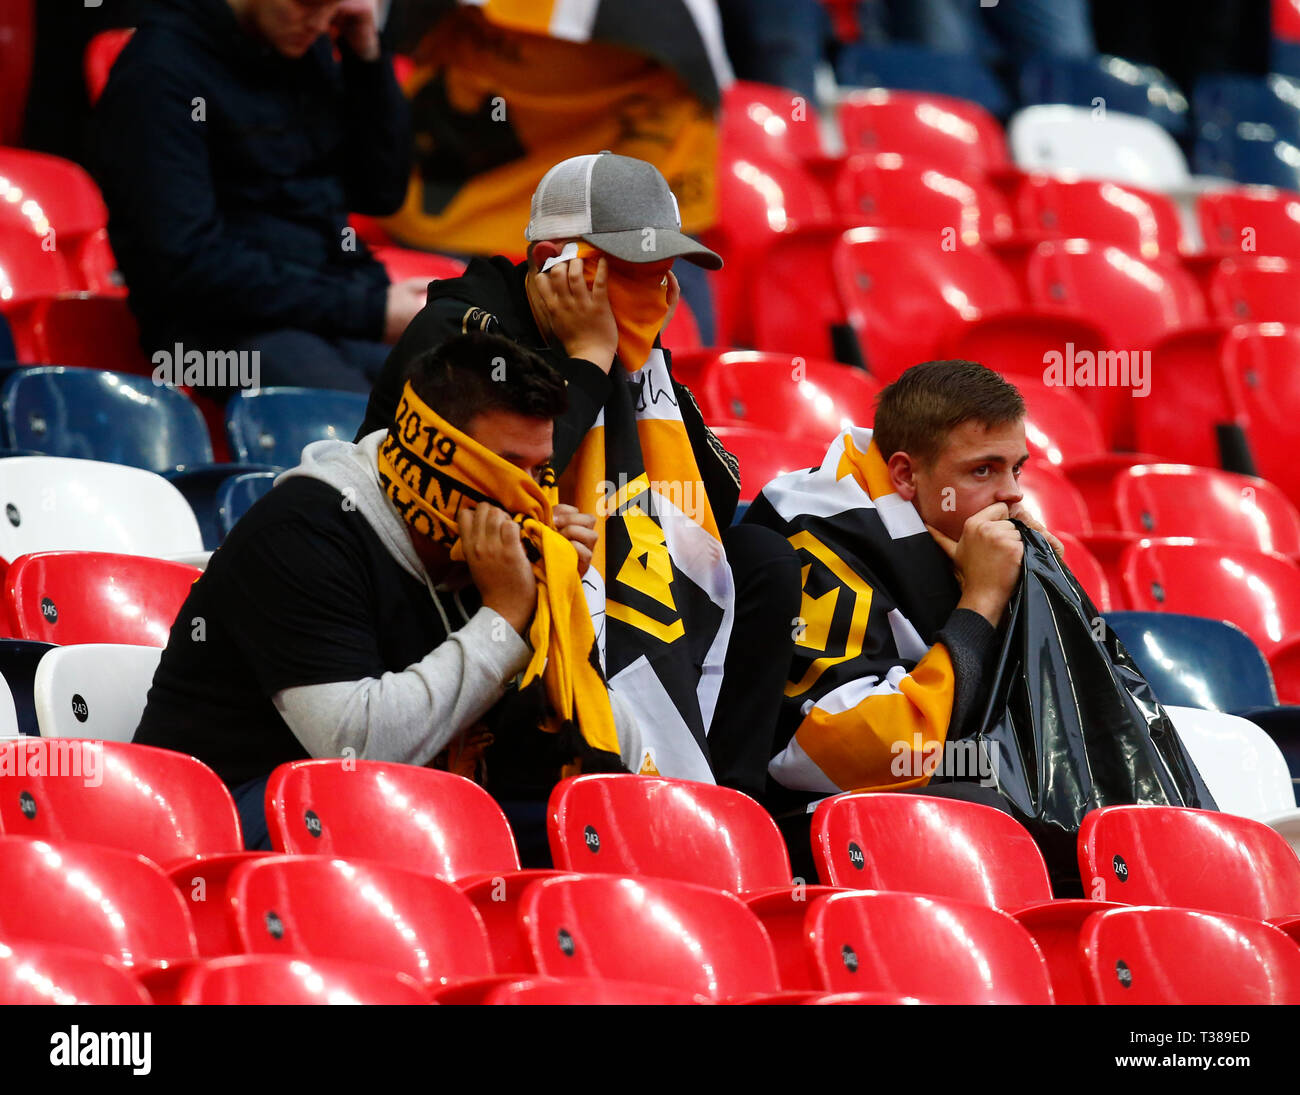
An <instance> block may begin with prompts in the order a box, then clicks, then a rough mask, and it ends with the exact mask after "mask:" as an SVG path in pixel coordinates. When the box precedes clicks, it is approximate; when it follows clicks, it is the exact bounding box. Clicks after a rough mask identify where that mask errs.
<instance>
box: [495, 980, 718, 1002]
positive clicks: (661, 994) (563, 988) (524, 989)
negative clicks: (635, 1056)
mask: <svg viewBox="0 0 1300 1095" xmlns="http://www.w3.org/2000/svg"><path fill="white" fill-rule="evenodd" d="M483 1002H484V1003H485V1004H587V1005H592V1004H708V1003H711V1002H712V1001H710V1000H709V999H708V998H707V997H705V996H700V995H697V994H695V993H691V992H686V991H684V990H682V989H676V988H669V987H668V986H666V985H639V984H636V983H634V982H630V981H596V980H591V981H584V980H579V979H576V978H570V979H561V978H555V977H539V978H535V979H533V980H529V981H509V982H507V983H506V984H503V985H500V986H498V987H497V988H495V989H493V990H492V991H491V992H489V993H488V994H487V997H486V998H485V999H484V1001H483Z"/></svg>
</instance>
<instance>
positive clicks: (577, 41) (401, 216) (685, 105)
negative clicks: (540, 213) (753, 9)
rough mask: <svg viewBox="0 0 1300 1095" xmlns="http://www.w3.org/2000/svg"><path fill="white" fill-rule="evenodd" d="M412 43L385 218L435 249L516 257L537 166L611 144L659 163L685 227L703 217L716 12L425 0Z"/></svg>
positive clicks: (709, 180) (721, 66)
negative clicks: (397, 184) (407, 134)
mask: <svg viewBox="0 0 1300 1095" xmlns="http://www.w3.org/2000/svg"><path fill="white" fill-rule="evenodd" d="M408 8H409V9H410V10H408V11H406V12H405V13H404V18H403V21H404V24H405V25H404V26H403V27H398V28H394V30H393V37H394V44H395V45H396V47H397V48H398V49H399V50H403V51H407V52H409V53H411V54H412V55H413V57H414V60H415V70H414V71H413V72H412V73H411V75H410V76H409V77H408V78H407V79H406V81H405V91H406V94H407V96H408V97H409V98H410V100H411V116H412V129H413V139H414V142H415V148H414V152H415V167H414V171H413V174H412V176H411V185H410V188H409V189H408V191H407V197H406V202H405V204H404V205H403V207H402V209H401V210H400V211H399V212H398V213H397V214H396V215H395V216H393V217H392V218H390V219H389V220H388V221H386V222H385V223H386V225H387V227H388V229H389V230H390V231H391V232H392V233H393V235H394V236H396V237H397V238H398V239H399V240H401V241H402V242H404V243H407V244H410V245H413V246H416V247H422V248H426V249H429V250H435V251H452V252H457V253H462V254H476V255H482V254H499V255H511V256H516V257H520V255H521V251H522V249H521V245H520V238H519V225H521V224H524V223H526V222H527V221H528V213H529V201H530V199H531V197H532V193H533V190H534V189H535V188H536V186H537V184H538V183H539V182H540V181H541V178H542V176H543V175H544V174H545V173H546V171H547V170H548V169H549V168H550V167H551V166H553V165H554V164H557V163H559V162H560V161H562V160H566V159H568V158H569V157H571V156H577V155H583V154H586V153H591V152H596V151H598V150H600V149H609V150H610V151H612V152H616V153H618V154H620V155H624V156H631V157H633V158H634V159H640V160H645V161H647V162H649V163H652V164H654V165H655V167H657V168H658V169H659V172H660V174H662V175H663V176H664V177H665V178H666V179H667V180H668V185H669V187H670V188H671V189H672V191H673V193H674V194H676V195H677V199H678V202H679V203H680V209H681V221H682V230H683V231H685V232H687V233H691V234H695V233H698V232H701V231H703V230H704V229H706V228H708V227H710V226H711V225H712V224H713V221H714V218H715V201H714V187H713V172H714V161H715V159H716V151H717V122H716V118H715V112H716V110H717V107H718V103H719V100H720V95H721V90H722V89H723V88H724V87H725V86H726V85H727V84H728V83H729V82H730V80H731V78H732V77H731V68H730V65H729V63H728V61H727V57H726V52H725V49H724V48H723V44H722V36H721V24H720V22H719V21H718V20H717V19H716V12H713V13H712V16H713V17H709V12H708V9H700V7H699V6H697V5H694V4H691V3H689V2H687V0H475V2H473V3H471V2H469V0H462V2H460V3H456V2H450V0H425V2H423V3H414V4H410V5H408Z"/></svg>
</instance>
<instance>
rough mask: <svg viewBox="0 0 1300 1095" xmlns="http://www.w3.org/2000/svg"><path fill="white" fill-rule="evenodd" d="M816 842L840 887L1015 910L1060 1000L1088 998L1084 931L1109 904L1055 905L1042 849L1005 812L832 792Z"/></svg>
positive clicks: (820, 869) (815, 829)
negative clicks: (1081, 968) (1081, 953)
mask: <svg viewBox="0 0 1300 1095" xmlns="http://www.w3.org/2000/svg"><path fill="white" fill-rule="evenodd" d="M812 842H813V856H814V858H815V860H816V862H817V873H818V876H819V877H820V878H821V879H822V880H823V881H826V882H830V883H832V884H834V885H836V886H846V887H850V888H853V889H859V890H889V891H899V892H904V891H905V892H910V893H918V894H933V895H935V896H937V897H944V898H951V899H953V900H957V901H969V902H973V903H974V904H977V905H989V906H992V907H994V908H1000V909H1003V910H1006V911H1007V912H1011V913H1013V914H1014V915H1015V917H1016V919H1017V920H1019V921H1020V922H1021V925H1022V927H1024V928H1025V929H1026V930H1027V931H1028V932H1029V933H1030V935H1032V936H1033V937H1034V939H1035V941H1036V942H1037V943H1038V944H1039V947H1040V949H1041V951H1042V952H1043V956H1044V959H1045V960H1046V962H1047V964H1048V968H1049V971H1050V975H1051V981H1052V988H1053V991H1054V992H1055V995H1056V997H1057V1000H1058V1001H1059V1002H1061V1003H1077V1002H1081V1001H1082V1000H1083V986H1082V984H1081V983H1080V980H1079V973H1078V963H1077V957H1076V951H1077V947H1078V929H1079V926H1080V925H1081V924H1082V923H1083V921H1084V920H1085V919H1086V918H1087V917H1088V916H1089V915H1090V914H1091V913H1093V912H1095V911H1096V910H1097V909H1098V908H1101V907H1103V906H1102V905H1100V904H1098V903H1097V902H1095V901H1070V900H1066V901H1054V900H1053V898H1052V886H1051V882H1050V880H1049V878H1048V873H1047V866H1046V864H1045V863H1044V862H1043V856H1042V853H1041V852H1040V851H1039V850H1038V845H1037V844H1035V843H1034V840H1033V838H1032V837H1031V836H1030V835H1029V833H1028V832H1026V831H1025V829H1024V827H1023V826H1021V825H1020V824H1018V823H1017V822H1016V821H1015V820H1014V819H1013V818H1011V817H1010V816H1008V815H1007V814H1004V813H1003V812H1002V811H1000V810H994V809H992V808H991V807H988V806H981V805H979V804H977V803H973V802H959V801H957V800H954V799H945V798H931V797H928V796H924V795H898V794H889V793H879V794H848V795H836V796H834V797H832V798H829V799H826V800H824V801H823V802H822V803H820V804H819V805H818V807H817V812H816V813H815V814H814V815H813V822H812ZM918 848H924V849H925V854H924V855H920V854H917V853H916V849H918ZM906 991H911V990H910V989H908V990H906ZM918 994H920V993H919V990H918Z"/></svg>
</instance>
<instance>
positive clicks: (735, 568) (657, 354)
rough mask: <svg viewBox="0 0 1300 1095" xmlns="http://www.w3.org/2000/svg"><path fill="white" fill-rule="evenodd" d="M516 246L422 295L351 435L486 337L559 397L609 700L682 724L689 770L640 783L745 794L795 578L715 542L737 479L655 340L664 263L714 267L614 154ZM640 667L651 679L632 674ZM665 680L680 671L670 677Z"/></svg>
mask: <svg viewBox="0 0 1300 1095" xmlns="http://www.w3.org/2000/svg"><path fill="white" fill-rule="evenodd" d="M525 238H526V239H527V240H528V243H529V248H528V259H527V261H525V262H523V263H519V264H515V263H512V262H511V261H510V260H508V259H506V258H504V257H501V256H498V257H495V258H491V259H475V260H473V261H472V262H471V263H470V265H469V267H468V268H467V269H466V271H465V274H464V275H463V276H462V277H460V278H456V279H453V280H447V281H442V282H434V283H432V284H431V285H430V287H429V303H428V305H427V306H426V307H425V308H424V310H423V311H422V312H421V313H420V314H419V315H418V316H416V318H415V320H414V321H413V322H412V323H411V325H410V327H408V328H407V330H406V333H405V334H404V335H403V336H402V338H401V340H400V341H399V342H398V344H397V345H396V347H395V348H394V349H393V352H392V354H391V355H390V356H389V359H388V361H387V363H386V364H385V366H384V369H383V372H382V374H381V376H380V378H379V380H378V382H377V383H376V386H375V389H374V391H373V392H372V394H371V397H370V405H369V407H368V410H367V415H366V421H365V423H364V424H363V425H362V427H361V431H360V433H359V434H358V436H364V435H365V434H366V433H368V432H370V431H372V430H374V429H377V428H379V427H380V426H381V425H382V424H383V423H385V422H386V421H389V420H391V418H392V415H393V412H394V408H395V407H396V403H397V399H398V395H399V393H400V391H401V387H402V384H403V381H404V377H405V374H406V371H407V369H408V368H409V366H410V364H411V362H412V361H414V360H415V358H416V357H417V356H418V355H419V354H420V353H421V352H423V351H426V350H428V349H429V348H430V347H431V346H434V345H437V344H438V343H440V342H441V341H443V340H444V339H446V338H448V337H451V336H454V335H458V334H460V333H462V332H465V331H471V330H482V331H490V332H494V333H497V334H501V335H504V336H505V337H507V338H510V339H512V340H513V341H515V342H517V343H519V344H521V345H523V346H526V347H527V348H529V349H531V350H534V351H535V352H537V353H538V354H540V355H541V356H542V357H543V358H544V359H546V360H547V361H549V362H550V363H551V364H552V365H553V366H554V367H555V368H556V369H557V370H558V371H559V372H560V374H561V376H563V377H564V379H565V381H566V383H567V387H568V397H569V406H568V410H567V412H566V413H565V414H563V415H562V416H560V417H559V418H557V419H556V421H555V433H554V459H553V463H554V466H555V469H556V472H557V473H559V474H560V476H561V478H560V483H561V493H562V500H563V501H566V502H573V503H574V504H575V505H577V506H578V508H579V509H580V510H582V511H583V512H587V513H592V512H596V513H598V516H601V519H602V521H603V522H604V523H603V525H602V532H603V535H602V538H601V543H602V544H603V545H604V551H605V552H608V553H609V555H608V559H607V560H606V562H607V565H604V566H599V567H593V568H592V569H593V572H594V571H596V570H599V571H600V573H601V575H602V580H603V582H604V585H603V586H602V588H600V589H599V590H596V591H594V592H593V591H592V590H589V603H590V604H591V607H592V610H593V616H596V617H599V618H600V620H599V622H598V633H601V634H602V645H601V650H602V653H603V654H604V656H605V658H606V666H605V669H606V672H607V676H608V678H609V680H610V686H611V688H612V689H618V688H620V686H621V685H622V686H623V687H625V688H627V689H629V690H632V691H635V692H636V693H637V696H638V700H640V701H643V707H642V712H641V721H642V724H643V725H645V724H646V722H647V721H648V722H650V723H656V722H659V721H667V722H675V721H676V720H677V715H678V713H679V712H686V713H685V714H683V715H682V718H681V722H682V723H683V724H684V726H685V729H687V730H689V731H690V733H691V734H692V735H694V738H695V740H696V742H697V743H698V746H699V753H700V754H702V759H701V757H699V756H698V755H697V756H696V757H695V758H694V759H693V758H692V757H689V756H686V755H685V753H682V752H677V753H675V752H674V750H673V749H672V747H671V746H670V745H667V744H666V745H665V746H664V748H663V752H662V754H660V755H654V754H653V752H652V751H648V754H647V757H646V758H645V763H644V765H643V766H642V767H641V769H640V770H641V771H643V772H656V771H658V772H662V773H663V774H666V775H683V776H686V777H688V778H699V779H705V780H708V779H712V780H716V781H717V782H718V783H721V784H724V785H728V786H732V787H736V788H738V789H740V790H744V791H746V792H748V793H751V794H757V793H759V792H761V790H762V788H763V784H764V780H765V775H766V765H767V761H768V759H769V757H770V751H771V745H772V737H773V734H774V732H775V720H776V716H777V712H778V710H779V708H780V701H781V697H782V693H783V687H784V677H785V674H786V671H787V669H788V666H789V658H790V654H791V649H792V645H793V639H792V631H791V628H792V626H793V625H792V623H791V621H792V619H793V618H794V617H795V616H796V615H797V614H798V609H799V571H798V568H797V565H796V561H795V558H794V555H793V552H792V551H791V550H790V549H789V545H788V544H787V543H786V542H785V541H784V540H783V539H782V538H781V537H780V536H779V535H775V534H773V533H772V531H771V530H770V529H761V528H759V527H757V526H745V527H741V528H729V527H728V526H729V525H730V523H731V519H732V517H733V515H734V513H735V509H736V504H737V501H738V499H739V493H740V484H739V476H738V469H737V464H736V460H735V458H734V457H733V456H732V455H731V454H730V453H728V452H727V451H726V450H725V449H724V448H723V447H722V444H721V443H720V442H719V441H718V439H717V438H716V437H715V436H714V435H713V433H712V432H711V431H710V430H709V429H708V427H707V426H706V425H705V424H704V420H703V418H702V416H701V414H700V411H699V408H698V407H697V406H696V404H695V400H694V398H693V397H692V396H691V394H690V392H689V391H688V390H687V389H686V388H685V387H684V386H683V385H680V384H678V383H677V382H676V381H674V380H672V379H671V372H670V364H671V363H670V359H669V356H668V354H667V352H666V351H664V350H663V349H662V347H661V346H660V345H659V338H658V335H659V333H660V332H661V331H662V330H663V328H664V326H665V325H666V323H667V321H668V319H669V317H670V316H671V314H672V310H673V308H675V307H676V304H677V300H678V297H679V295H680V291H679V288H678V285H677V279H676V278H675V277H674V276H673V273H672V269H671V267H672V263H673V261H674V260H675V259H678V258H681V259H685V260H686V261H688V262H692V263H694V264H696V265H698V266H702V267H704V268H706V269H715V270H716V269H718V268H719V267H720V266H721V265H722V260H721V258H719V256H718V255H716V254H714V252H712V251H710V250H709V249H708V248H706V247H704V246H703V245H702V244H700V243H699V242H698V241H696V240H693V239H691V238H690V237H689V236H686V235H684V234H683V233H682V232H681V222H680V218H679V216H678V210H677V202H676V199H675V198H674V196H673V194H672V191H671V190H670V189H669V187H668V184H667V183H666V182H665V180H664V178H663V176H662V175H660V174H659V172H658V170H656V169H655V168H654V166H653V165H651V164H648V163H645V162H643V161H641V160H634V159H630V158H628V157H624V156H617V155H614V154H612V153H608V152H601V153H599V154H596V155H589V156H578V157H574V158H572V159H569V160H565V161H563V162H562V163H560V164H558V165H556V166H555V167H553V168H552V169H551V170H550V171H548V172H547V173H546V175H545V176H544V177H543V178H542V180H541V182H540V184H539V185H538V187H537V190H536V191H535V192H534V195H533V201H532V216H531V219H530V221H529V224H528V227H527V231H526V232H525ZM571 465H572V467H571ZM593 467H598V468H599V474H593V472H592V468H593ZM656 469H660V470H659V472H658V474H657V473H656ZM683 469H685V470H683ZM670 476H671V477H672V479H673V480H674V481H676V483H677V485H679V486H681V487H683V488H684V489H683V491H682V495H681V496H679V497H676V498H674V499H672V500H671V501H672V502H676V503H680V504H681V509H690V510H691V511H692V512H691V514H689V516H690V517H691V518H693V519H692V520H688V519H686V515H684V514H683V513H682V512H681V509H679V508H678V507H677V506H674V505H673V504H671V503H670V501H669V500H667V498H666V493H667V492H666V490H665V489H664V488H666V486H667V484H666V482H665V480H668V479H669V477H670ZM593 479H600V480H603V485H604V487H605V489H604V491H596V492H595V493H594V494H593V493H592V492H591V490H590V489H587V490H585V492H584V483H585V485H586V487H587V488H590V487H591V485H592V481H593ZM682 480H694V482H689V481H687V482H682ZM638 483H640V484H641V486H640V487H639V486H638ZM566 485H567V486H568V489H569V490H570V491H571V493H569V494H568V495H566V494H565V493H564V491H565V489H566ZM650 485H653V486H654V487H655V488H656V489H655V490H654V491H652V490H650V489H648V487H649V486H650ZM641 487H645V488H647V489H641ZM620 488H621V489H620ZM692 488H695V495H692ZM696 496H698V497H696ZM683 498H684V499H685V500H686V501H685V502H683ZM692 500H693V501H694V502H696V503H703V504H695V505H688V503H689V502H691V501H692ZM602 510H603V511H604V515H607V516H608V518H609V519H608V520H605V519H604V515H602V513H601V511H602ZM625 516H627V517H628V520H624V517H625ZM646 518H649V520H648V521H647V520H646ZM701 530H703V531H701ZM691 537H694V539H692V538H691ZM719 544H720V548H721V550H718V547H719ZM711 545H712V546H711ZM598 555H599V558H600V559H602V560H605V559H606V557H605V554H603V553H598ZM701 559H712V560H716V562H717V563H718V565H719V567H720V570H721V572H722V573H721V576H719V575H717V574H715V573H712V572H706V571H707V570H708V568H707V567H705V566H703V565H702V564H701V563H700V560H701ZM629 586H630V588H628V587H629ZM629 621H631V622H632V623H633V625H634V626H635V627H639V628H641V629H642V630H641V631H639V632H636V633H634V634H632V641H633V642H634V643H635V642H636V641H639V639H640V638H642V637H643V636H645V637H647V638H646V641H647V644H648V645H647V651H646V655H645V658H640V657H637V658H633V659H632V661H633V662H635V664H628V658H627V656H626V655H624V654H621V653H619V652H618V650H621V645H620V644H621V643H622V639H620V635H621V634H622V635H626V634H628V632H627V628H626V625H627V624H628V622H629ZM602 627H605V628H606V629H607V635H606V634H605V633H602V632H601V628H602ZM620 629H622V630H621V631H620ZM605 638H607V639H608V645H607V644H606V642H605V641H604V639H605ZM651 647H656V649H650V648H651ZM616 648H618V649H617V650H616ZM634 653H635V651H634ZM647 659H648V662H649V663H650V664H652V665H653V666H654V667H655V672H656V673H657V674H658V677H657V678H655V677H654V676H653V675H652V674H651V672H650V671H649V670H646V669H645V666H644V664H642V663H643V662H645V661H646V660H647ZM670 662H672V663H674V664H675V665H676V669H665V668H664V667H665V666H667V665H668V664H669V663H670ZM641 670H644V672H641ZM624 671H626V673H627V675H626V676H621V674H622V673H623V672H624ZM687 677H689V678H691V681H690V686H689V689H688V688H687V687H686V683H685V681H684V678H687ZM688 691H689V692H690V693H691V694H690V695H687V692H688ZM697 699H698V701H699V702H698V709H696V700H697ZM669 700H671V701H672V702H671V703H669V702H667V701H669ZM660 701H664V702H660ZM647 716H648V717H647ZM661 716H662V717H661ZM686 752H690V747H689V746H688V748H687V750H686ZM665 758H667V760H668V763H665ZM694 761H698V762H699V763H694Z"/></svg>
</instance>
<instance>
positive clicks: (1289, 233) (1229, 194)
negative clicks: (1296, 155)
mask: <svg viewBox="0 0 1300 1095" xmlns="http://www.w3.org/2000/svg"><path fill="white" fill-rule="evenodd" d="M1196 215H1197V218H1198V219H1199V221H1200V224H1201V237H1202V238H1203V239H1204V241H1205V249H1206V251H1207V252H1209V253H1211V254H1216V255H1225V256H1233V257H1241V256H1245V257H1250V256H1251V255H1281V256H1282V257H1284V258H1292V259H1297V258H1300V194H1297V193H1295V192H1294V191H1292V190H1278V189H1277V188H1275V187H1272V186H1242V187H1237V188H1235V189H1232V190H1212V191H1209V192H1207V193H1204V194H1201V195H1200V196H1199V197H1198V198H1197V200H1196Z"/></svg>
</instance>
